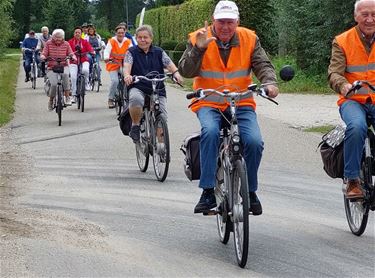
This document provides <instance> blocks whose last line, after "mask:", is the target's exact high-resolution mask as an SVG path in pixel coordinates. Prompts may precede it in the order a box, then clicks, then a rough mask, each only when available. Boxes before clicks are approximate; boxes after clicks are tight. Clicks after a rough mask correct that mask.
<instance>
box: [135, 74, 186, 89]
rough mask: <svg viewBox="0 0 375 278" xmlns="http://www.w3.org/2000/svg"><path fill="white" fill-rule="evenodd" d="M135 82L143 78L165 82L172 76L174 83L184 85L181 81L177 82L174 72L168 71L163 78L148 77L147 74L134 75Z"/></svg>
mask: <svg viewBox="0 0 375 278" xmlns="http://www.w3.org/2000/svg"><path fill="white" fill-rule="evenodd" d="M132 77H133V82H134V83H137V82H139V81H141V80H145V81H150V82H163V81H165V80H166V79H168V78H170V79H171V80H172V81H173V82H174V83H176V84H178V85H180V86H181V87H183V85H182V84H180V83H179V82H177V80H176V79H175V78H174V77H173V74H172V73H166V74H165V76H164V77H162V78H156V77H154V78H148V77H147V76H142V75H133V76H132Z"/></svg>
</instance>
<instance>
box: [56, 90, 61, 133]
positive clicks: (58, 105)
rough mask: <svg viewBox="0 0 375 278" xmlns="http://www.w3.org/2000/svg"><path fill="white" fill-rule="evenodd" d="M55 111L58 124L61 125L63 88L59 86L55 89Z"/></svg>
mask: <svg viewBox="0 0 375 278" xmlns="http://www.w3.org/2000/svg"><path fill="white" fill-rule="evenodd" d="M55 98H56V113H57V118H58V122H59V126H61V122H62V110H63V90H62V87H61V86H57V90H56V96H55Z"/></svg>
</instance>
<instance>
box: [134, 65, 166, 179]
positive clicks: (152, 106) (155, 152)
mask: <svg viewBox="0 0 375 278" xmlns="http://www.w3.org/2000/svg"><path fill="white" fill-rule="evenodd" d="M150 74H153V72H151V73H150ZM150 74H148V75H150ZM167 78H171V79H172V80H173V75H172V74H166V75H161V74H159V73H157V75H156V76H155V77H153V78H149V77H147V76H139V75H138V76H133V80H134V83H136V82H139V81H140V80H145V81H149V82H151V84H152V93H151V95H149V96H148V95H146V96H145V105H144V106H143V116H142V119H141V123H140V131H141V136H140V140H139V142H138V143H136V144H135V150H136V157H137V164H138V167H139V169H140V170H141V172H146V171H147V168H148V163H149V157H150V155H152V160H153V166H154V172H155V176H156V179H157V180H158V181H160V182H163V181H165V179H166V178H167V175H168V169H169V162H170V144H169V132H168V125H167V121H166V119H165V118H164V117H163V116H162V114H161V111H160V100H159V94H158V90H157V88H156V87H157V84H158V82H163V81H164V80H166V79H167Z"/></svg>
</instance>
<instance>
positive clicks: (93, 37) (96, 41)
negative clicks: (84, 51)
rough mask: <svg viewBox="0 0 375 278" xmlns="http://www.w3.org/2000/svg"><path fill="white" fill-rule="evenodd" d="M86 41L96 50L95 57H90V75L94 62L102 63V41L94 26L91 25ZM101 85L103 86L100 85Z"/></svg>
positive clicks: (99, 70)
mask: <svg viewBox="0 0 375 278" xmlns="http://www.w3.org/2000/svg"><path fill="white" fill-rule="evenodd" d="M87 32H88V33H87V36H86V38H85V39H86V40H87V41H88V42H89V43H90V45H91V46H92V48H93V49H94V50H95V55H94V56H91V55H90V57H89V59H90V73H91V70H92V65H93V63H94V60H96V61H98V62H99V61H100V50H101V49H102V39H101V37H100V35H99V34H97V33H96V29H95V26H94V25H89V27H88V31H87ZM100 72H101V69H100V63H98V78H99V80H101V79H100ZM100 85H101V84H100Z"/></svg>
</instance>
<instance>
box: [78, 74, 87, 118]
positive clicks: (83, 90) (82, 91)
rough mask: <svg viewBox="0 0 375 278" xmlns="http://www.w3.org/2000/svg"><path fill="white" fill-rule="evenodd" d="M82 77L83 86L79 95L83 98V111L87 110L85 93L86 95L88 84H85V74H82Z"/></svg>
mask: <svg viewBox="0 0 375 278" xmlns="http://www.w3.org/2000/svg"><path fill="white" fill-rule="evenodd" d="M80 79H81V82H80V83H81V88H80V93H79V96H80V98H81V112H85V95H86V84H85V77H84V76H83V75H81V76H80Z"/></svg>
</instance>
